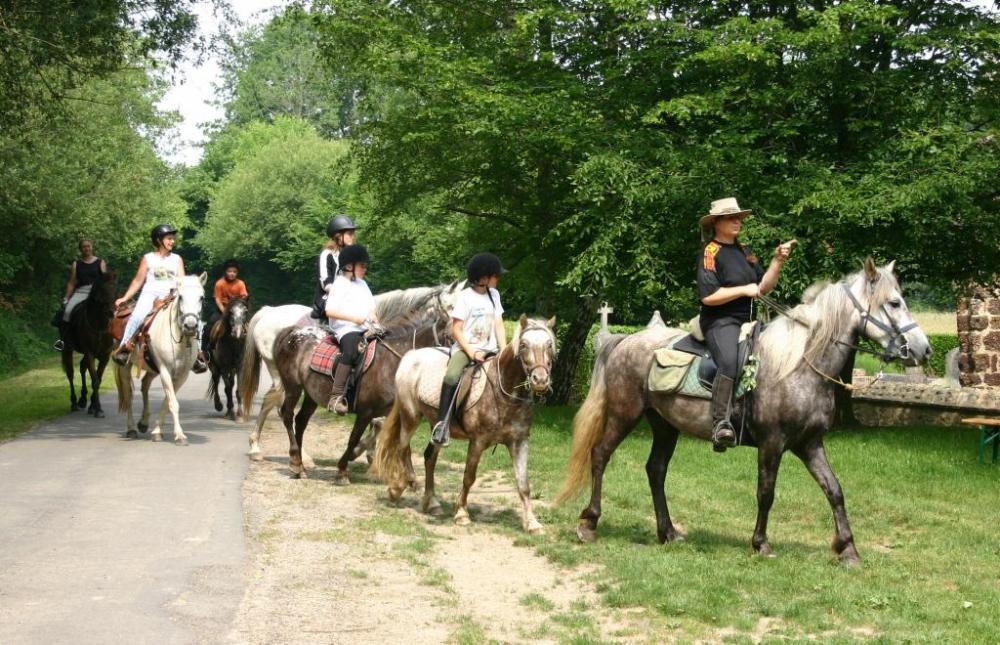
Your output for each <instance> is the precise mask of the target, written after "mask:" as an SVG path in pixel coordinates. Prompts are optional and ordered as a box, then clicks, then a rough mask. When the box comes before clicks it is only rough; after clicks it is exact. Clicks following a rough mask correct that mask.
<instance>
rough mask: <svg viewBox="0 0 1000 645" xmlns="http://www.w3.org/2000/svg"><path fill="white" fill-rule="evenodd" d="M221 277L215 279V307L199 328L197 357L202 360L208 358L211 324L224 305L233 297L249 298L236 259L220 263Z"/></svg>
mask: <svg viewBox="0 0 1000 645" xmlns="http://www.w3.org/2000/svg"><path fill="white" fill-rule="evenodd" d="M222 271H223V274H222V277H221V278H219V279H218V280H216V281H215V291H214V294H213V295H214V296H215V308H214V309H213V310H212V315H210V316H209V317H208V322H206V323H205V326H204V327H203V328H202V330H201V353H199V354H198V358H200V359H201V360H203V361H207V360H208V359H207V358H206V357H205V354H206V353H207V352H208V346H209V343H210V342H211V340H210V339H211V336H212V334H211V330H212V326H213V325H215V323H216V322H217V321H218V320H219V319H221V318H222V314H223V313H224V312H225V311H226V307H227V306H228V305H229V301H230V300H232V299H233V298H244V299H246V298H249V297H250V294H249V293H248V292H247V285H246V283H245V282H243V281H242V280H240V279H239V278H238V277H237V276H238V275H239V273H240V265H239V263H237V262H236V260H226V262H225V264H223V265H222Z"/></svg>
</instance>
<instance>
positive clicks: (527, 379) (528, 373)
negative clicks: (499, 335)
mask: <svg viewBox="0 0 1000 645" xmlns="http://www.w3.org/2000/svg"><path fill="white" fill-rule="evenodd" d="M529 331H544V332H546V334H547V335H548V337H549V343H548V344H549V346H550V347H551V350H552V354H553V355H554V354H555V342H554V338H553V336H552V332H550V331H549V330H547V329H542V328H540V327H533V328H531V329H526V330H525V331H523V332H521V337H522V338H523V337H524V334H526V333H527V332H529ZM518 345H519V346H518V348H517V353H516V354H515V357H516V358H517V360H518V362H519V363H520V364H521V371H522V372H524V380H523V381H521V382H520V383H518V384H517V385H515V386H514V387H513V388H511V391H510V392H508V391H507V389H506V388H504V386H503V375H502V374H501V372H500V357H499V356H498V357H497V359H496V360H495V361H494V362H495V363H496V372H497V385H498V386H499V388H500V392H502V393H503V394H504V396H506V397H507V398H509V399H513V400H515V401H520V402H522V403H526V402H530V401H533V400H534V393H533V392H530V393H529V395H528V396H527V397H524V396H519V395H518V394H517V390H518V388H521V387H524V388H530V384H531V377H532V375H533V374H534V373H535V372H536V371H538V370H546V371H550V370H551V367H550V366H549V365H546V364H543V363H538V364H536V365H533V366H532V367H531V368H529V367H528V364H527V362H526V361H525V360H524V355H523V354H524V352H523V345H521V343H519V344H518ZM550 347H546V351H548V350H549V348H550ZM548 389H549V390H550V391H551V390H552V379H551V378H550V379H549V387H548Z"/></svg>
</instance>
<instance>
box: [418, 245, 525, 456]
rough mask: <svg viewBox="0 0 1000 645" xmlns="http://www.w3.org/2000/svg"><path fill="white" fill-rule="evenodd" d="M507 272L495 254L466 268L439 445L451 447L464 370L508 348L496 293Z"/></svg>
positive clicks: (437, 431) (454, 318)
mask: <svg viewBox="0 0 1000 645" xmlns="http://www.w3.org/2000/svg"><path fill="white" fill-rule="evenodd" d="M504 273H507V270H506V269H504V268H503V265H502V264H501V263H500V258H498V257H497V256H495V255H493V254H492V253H478V254H476V255H474V256H472V259H471V260H469V266H468V267H467V268H466V277H467V278H468V286H467V287H466V288H465V289H463V290H462V292H461V293H460V294H459V295H458V300H457V301H456V302H455V307H454V309H452V312H451V336H452V338H454V339H455V344H454V345H452V348H451V358H450V359H449V360H448V368H447V370H446V371H445V375H444V382H443V383H442V385H441V398H440V400H439V402H438V422H437V423H436V424H435V425H434V429H433V431H432V432H431V441H433V442H434V443H436V444H438V445H442V446H446V445H448V423H449V420H450V419H449V417H450V413H451V407H452V403H453V400H454V398H455V392H456V390H458V383H459V381H460V380H461V378H462V371H463V370H464V369H465V368H466V367H468V366H469V365H471V364H473V363H482V362H484V361H485V360H486V359H487V358H488V357H489V356H490V355H491V354H496V353H499V352H500V351H502V350H503V348H504V347H506V346H507V330H506V329H504V326H503V305H502V304H500V292H499V291H497V290H496V286H497V282H498V281H499V279H500V276H501V274H504Z"/></svg>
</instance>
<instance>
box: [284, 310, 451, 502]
mask: <svg viewBox="0 0 1000 645" xmlns="http://www.w3.org/2000/svg"><path fill="white" fill-rule="evenodd" d="M449 321H450V314H449V312H448V311H447V310H445V309H444V307H443V306H439V307H438V308H437V309H435V310H431V311H428V312H427V313H426V314H425V315H424V316H422V317H421V319H420V320H419V321H418V322H417V323H411V324H404V325H403V326H401V327H394V328H392V329H390V330H388V333H387V335H386V336H385V337H384V338H382V339H380V340H378V341H376V346H375V354H374V356H373V358H372V364H371V367H369V369H368V371H367V372H366V373H365V374H364V377H363V378H362V379H361V381H360V383H359V384H358V386H357V392H356V393H355V398H354V412H355V415H356V416H355V419H354V426H353V427H352V428H351V435H350V437H349V438H348V440H347V447H346V448H345V449H344V454H343V455H341V457H340V460H339V461H338V462H337V472H336V474H335V475H334V480H333V482H334V483H335V484H337V485H339V486H344V485H347V484H350V479H349V478H348V474H347V467H348V465H349V464H350V462H351V460H352V459H355V458H356V457H358V456H360V451H358V446H359V443H360V441H361V436H362V435H363V434H364V432H365V429H366V428H368V426H369V425H371V424H372V422H373V421H374V420H375V419H377V418H379V417H383V416H385V415H386V414H388V413H389V410H390V409H391V408H392V403H393V401H394V400H395V398H396V382H395V380H394V379H393V375H394V374H395V373H396V368H397V367H399V363H400V360H401V359H402V358H403V355H404V354H406V353H407V352H409V351H410V350H413V349H417V348H421V347H434V346H437V345H440V344H441V342H443V341H444V339H445V338H446V337H447V336H446V331H445V330H446V329H447V327H448V323H449ZM327 333H328V332H327V331H326V330H323V329H320V328H318V327H306V328H305V329H294V328H293V329H288V330H286V331H285V332H283V333H282V334H281V335H280V336H278V340H277V341H275V343H274V362H275V364H276V365H277V367H278V372H279V374H280V378H281V386H282V389H283V391H284V394H285V398H284V401H282V404H281V418H282V421H283V422H284V424H285V429H286V430H287V431H288V444H289V450H288V457H289V459H288V465H289V467H290V468H291V470H292V475H293V476H294V477H296V478H299V477H303V476H304V475H305V468H303V466H302V459H301V450H302V438H303V434H304V433H305V429H306V425H307V424H308V423H309V418H310V417H311V416H312V414H313V412H314V411H315V410H316V406H317V404H318V403H325V402H326V401H328V400H329V398H330V391H331V388H332V385H333V380H332V379H331V378H330V377H329V376H326V375H323V374H317V373H316V372H314V371H312V370H311V369H310V368H309V360H310V357H311V356H312V353H313V349H315V347H316V344H317V343H318V342H319V341H320V340H321V339H322V338H323V337H324V336H326V335H327ZM303 393H305V397H304V401H303V403H302V406H301V407H300V408H299V413H298V415H296V416H295V419H294V420H295V425H294V428H293V425H292V416H293V414H294V412H295V404H296V403H297V402H298V400H299V397H300V396H301V395H302V394H303Z"/></svg>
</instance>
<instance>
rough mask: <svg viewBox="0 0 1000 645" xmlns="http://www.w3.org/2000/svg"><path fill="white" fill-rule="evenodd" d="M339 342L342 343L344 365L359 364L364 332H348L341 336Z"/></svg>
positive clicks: (342, 361)
mask: <svg viewBox="0 0 1000 645" xmlns="http://www.w3.org/2000/svg"><path fill="white" fill-rule="evenodd" d="M337 342H338V343H340V362H341V363H342V364H344V365H351V366H354V365H357V364H358V357H359V356H361V344H362V343H363V342H364V333H363V332H360V331H352V332H348V333H346V334H344V335H343V336H341V337H340V339H339V340H338V341H337Z"/></svg>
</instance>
